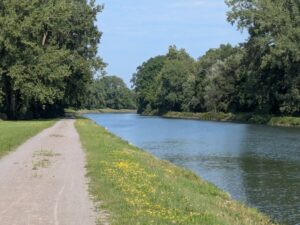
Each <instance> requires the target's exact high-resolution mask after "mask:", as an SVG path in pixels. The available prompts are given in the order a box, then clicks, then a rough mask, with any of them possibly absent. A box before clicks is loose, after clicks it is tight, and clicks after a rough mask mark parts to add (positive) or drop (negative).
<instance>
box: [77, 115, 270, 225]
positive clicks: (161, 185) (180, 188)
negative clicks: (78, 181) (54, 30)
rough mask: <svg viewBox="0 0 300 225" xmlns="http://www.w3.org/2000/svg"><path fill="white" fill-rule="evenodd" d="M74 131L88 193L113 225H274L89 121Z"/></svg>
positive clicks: (188, 174) (184, 171) (211, 187)
mask: <svg viewBox="0 0 300 225" xmlns="http://www.w3.org/2000/svg"><path fill="white" fill-rule="evenodd" d="M76 128H77V130H78V132H79V134H80V137H81V141H82V144H83V146H84V148H85V149H86V152H87V170H88V177H89V178H90V180H91V182H90V190H91V193H92V195H93V196H95V198H96V200H97V201H99V202H101V203H102V209H105V210H107V211H108V213H109V214H110V216H109V220H110V224H111V225H124V224H130V225H137V224H140V225H142V224H144V225H150V224H157V225H162V224H164V225H168V224H170V225H171V224H172V225H173V224H186V225H193V224H195V225H196V224H197V225H200V224H201V225H202V224H207V225H214V224H218V225H219V224H220V225H221V224H224V225H234V224H236V225H242V224H245V225H251V224H262V225H263V224H272V223H271V222H270V221H269V220H268V218H267V217H265V216H264V215H262V214H260V213H259V212H257V211H256V210H255V209H250V208H247V207H245V206H244V205H242V204H240V203H238V202H235V201H233V200H231V199H230V197H229V196H228V195H227V194H226V193H224V192H223V191H221V190H219V189H218V188H216V187H215V186H214V185H212V184H209V183H207V182H205V181H203V180H201V179H200V178H199V177H197V176H196V175H195V174H193V173H192V172H190V171H188V170H185V169H182V168H179V167H176V166H174V165H172V164H170V163H168V162H165V161H161V160H158V159H156V158H155V157H153V156H151V155H150V154H148V153H146V152H144V151H142V150H140V149H138V148H136V147H133V146H131V145H129V144H128V143H127V142H125V141H123V140H121V139H120V138H118V137H116V136H114V135H112V134H110V133H109V132H107V131H106V130H105V129H104V128H101V127H99V126H97V125H96V124H95V123H93V122H92V121H90V120H88V119H79V120H77V122H76Z"/></svg>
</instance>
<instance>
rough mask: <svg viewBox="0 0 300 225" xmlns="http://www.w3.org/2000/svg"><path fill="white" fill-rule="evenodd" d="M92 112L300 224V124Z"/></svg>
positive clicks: (240, 196)
mask: <svg viewBox="0 0 300 225" xmlns="http://www.w3.org/2000/svg"><path fill="white" fill-rule="evenodd" d="M87 117H89V118H91V119H93V120H94V121H96V122H97V123H98V124H100V125H102V126H104V127H106V128H108V129H109V131H111V132H112V133H115V134H116V135H118V136H120V137H122V138H123V139H125V140H128V141H129V142H130V143H132V144H134V145H136V146H139V147H141V148H143V149H145V150H147V151H149V152H151V153H152V154H154V155H156V156H158V157H159V158H162V159H166V160H169V161H171V162H173V163H175V164H177V165H180V166H184V167H187V168H189V169H191V170H193V171H194V172H196V173H197V174H199V175H200V176H201V177H202V178H204V179H206V180H208V181H210V182H212V183H214V184H215V185H217V186H218V187H220V188H221V189H223V190H225V191H226V192H229V193H230V194H231V196H232V197H233V198H234V199H237V200H240V201H243V202H245V203H246V204H248V205H250V206H253V207H256V208H259V209H260V210H261V211H263V212H265V213H267V214H268V215H270V216H271V217H272V218H273V219H276V220H277V221H279V222H281V223H284V224H293V225H294V224H300V129H293V128H277V127H267V126H256V125H245V124H234V123H218V122H203V121H193V120H176V119H163V118H159V117H142V116H139V115H136V114H101V115H92V114H90V115H87Z"/></svg>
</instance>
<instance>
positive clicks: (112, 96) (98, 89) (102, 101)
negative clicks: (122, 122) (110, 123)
mask: <svg viewBox="0 0 300 225" xmlns="http://www.w3.org/2000/svg"><path fill="white" fill-rule="evenodd" d="M85 107H87V108H89V109H101V108H111V109H135V107H136V106H135V99H134V95H133V92H132V91H131V90H129V89H128V88H127V86H126V84H125V83H124V81H123V80H122V79H121V78H119V77H117V76H104V77H101V78H99V79H96V80H94V81H93V83H92V85H91V87H90V94H89V97H88V100H87V101H86V104H85Z"/></svg>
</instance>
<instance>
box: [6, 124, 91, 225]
mask: <svg viewBox="0 0 300 225" xmlns="http://www.w3.org/2000/svg"><path fill="white" fill-rule="evenodd" d="M84 166H85V157H84V153H83V151H82V149H81V145H80V140H79V136H78V134H77V132H76V130H75V127H74V120H61V121H59V122H58V123H56V124H55V125H54V126H53V127H51V128H49V129H46V130H44V131H43V132H41V133H40V134H38V135H37V136H35V137H33V138H31V139H30V140H28V141H27V142H26V143H25V144H23V145H22V146H20V147H19V148H18V149H17V150H16V151H15V152H13V153H11V154H10V155H8V156H6V157H4V158H3V159H0V224H1V225H94V224H95V221H96V216H95V211H94V206H93V203H92V201H91V200H90V197H89V195H88V191H87V180H86V178H85V172H86V171H85V168H84Z"/></svg>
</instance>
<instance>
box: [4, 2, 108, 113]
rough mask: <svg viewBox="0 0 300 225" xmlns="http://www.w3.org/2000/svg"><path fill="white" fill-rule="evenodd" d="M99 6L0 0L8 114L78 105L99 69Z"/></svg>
mask: <svg viewBox="0 0 300 225" xmlns="http://www.w3.org/2000/svg"><path fill="white" fill-rule="evenodd" d="M101 10H102V7H101V6H95V5H94V2H93V1H91V2H90V3H89V4H87V3H86V1H84V0H71V1H70V0H50V1H42V0H33V1H32V0H30V1H29V0H21V1H19V0H3V1H1V3H0V25H1V30H0V84H1V85H0V87H1V86H2V93H4V94H2V96H4V103H3V108H4V111H5V112H6V113H7V115H8V116H9V117H10V118H20V117H40V116H48V115H49V114H50V113H51V111H52V112H53V113H58V112H62V110H63V107H64V106H79V105H80V104H82V100H83V98H82V96H84V93H85V92H86V88H87V85H88V83H89V82H90V81H91V79H92V73H93V72H94V71H95V70H98V69H101V68H103V66H104V64H103V63H102V60H101V59H100V58H98V57H97V56H96V53H97V44H98V43H99V40H100V37H101V33H100V32H99V31H98V30H97V28H96V26H95V25H94V21H95V20H96V15H97V13H99V12H101Z"/></svg>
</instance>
